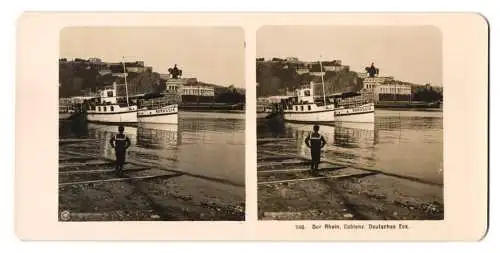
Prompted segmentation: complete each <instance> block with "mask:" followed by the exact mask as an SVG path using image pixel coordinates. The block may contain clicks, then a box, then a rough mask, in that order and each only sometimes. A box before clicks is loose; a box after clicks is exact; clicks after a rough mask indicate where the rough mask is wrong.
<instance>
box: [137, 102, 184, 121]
mask: <svg viewBox="0 0 500 253" xmlns="http://www.w3.org/2000/svg"><path fill="white" fill-rule="evenodd" d="M137 119H138V121H139V123H154V124H178V123H179V110H178V106H177V105H168V106H165V107H162V108H159V109H152V110H147V109H144V110H140V111H138V112H137Z"/></svg>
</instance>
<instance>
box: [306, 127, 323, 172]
mask: <svg viewBox="0 0 500 253" xmlns="http://www.w3.org/2000/svg"><path fill="white" fill-rule="evenodd" d="M313 130H314V132H312V133H309V135H308V136H307V137H306V139H305V142H306V145H307V147H309V148H310V149H311V172H312V173H313V174H316V173H317V170H318V167H319V163H320V160H321V149H322V148H323V147H324V146H325V144H326V140H325V138H324V137H323V135H321V134H320V133H318V131H319V126H318V125H314V127H313Z"/></svg>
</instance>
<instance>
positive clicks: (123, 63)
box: [115, 57, 130, 106]
mask: <svg viewBox="0 0 500 253" xmlns="http://www.w3.org/2000/svg"><path fill="white" fill-rule="evenodd" d="M122 65H123V76H124V77H125V93H126V96H127V106H130V105H129V104H128V87H127V69H126V68H125V57H122ZM115 92H116V91H115Z"/></svg>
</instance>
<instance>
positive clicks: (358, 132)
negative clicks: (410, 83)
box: [257, 110, 443, 184]
mask: <svg viewBox="0 0 500 253" xmlns="http://www.w3.org/2000/svg"><path fill="white" fill-rule="evenodd" d="M310 131H312V125H306V124H291V123H282V122H278V121H272V120H258V124H257V135H258V138H266V137H286V138H294V139H296V140H295V141H294V142H293V143H294V144H293V145H294V146H293V147H291V150H292V152H296V153H297V154H298V155H300V156H305V157H310V151H309V149H308V148H307V146H306V145H305V143H304V139H305V138H306V136H307V134H309V132H310ZM319 131H320V133H321V134H323V136H325V137H326V140H327V145H326V146H325V148H324V152H323V154H322V156H323V157H325V158H327V159H329V160H334V161H337V162H339V163H344V164H348V165H352V166H356V167H362V168H368V169H375V170H380V171H384V172H388V173H394V174H398V175H402V176H408V177H414V178H418V179H420V180H424V181H428V182H432V183H437V184H442V183H443V113H442V112H441V111H400V110H376V112H375V123H349V124H346V123H344V124H341V125H340V124H336V125H334V126H320V130H319Z"/></svg>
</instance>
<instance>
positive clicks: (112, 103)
mask: <svg viewBox="0 0 500 253" xmlns="http://www.w3.org/2000/svg"><path fill="white" fill-rule="evenodd" d="M127 100H128V99H127ZM87 103H88V106H87V107H88V108H87V121H88V122H95V123H110V124H135V123H137V105H131V104H130V102H129V101H126V102H124V101H121V100H119V99H118V98H117V96H116V83H115V84H114V85H113V88H105V89H104V90H102V91H101V92H100V93H99V96H98V97H96V98H93V99H91V100H89V101H87Z"/></svg>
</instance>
